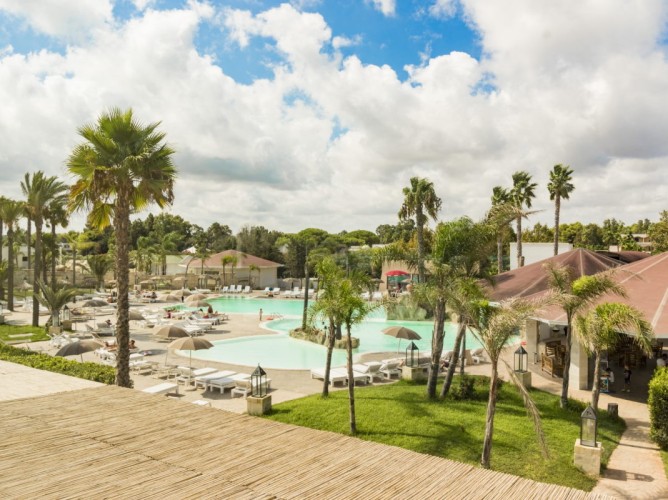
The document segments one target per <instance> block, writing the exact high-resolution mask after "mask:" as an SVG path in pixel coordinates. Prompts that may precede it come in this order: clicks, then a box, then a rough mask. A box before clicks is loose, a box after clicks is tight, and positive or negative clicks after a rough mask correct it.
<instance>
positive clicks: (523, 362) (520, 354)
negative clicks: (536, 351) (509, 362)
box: [514, 346, 529, 373]
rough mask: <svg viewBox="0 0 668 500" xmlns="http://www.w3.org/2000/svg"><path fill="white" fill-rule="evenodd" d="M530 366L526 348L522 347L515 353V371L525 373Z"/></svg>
mask: <svg viewBox="0 0 668 500" xmlns="http://www.w3.org/2000/svg"><path fill="white" fill-rule="evenodd" d="M528 366H529V354H528V353H527V352H526V351H525V350H524V347H522V346H520V347H519V348H518V349H517V350H516V351H515V356H514V369H515V371H516V372H519V373H524V372H526V371H527V367H528Z"/></svg>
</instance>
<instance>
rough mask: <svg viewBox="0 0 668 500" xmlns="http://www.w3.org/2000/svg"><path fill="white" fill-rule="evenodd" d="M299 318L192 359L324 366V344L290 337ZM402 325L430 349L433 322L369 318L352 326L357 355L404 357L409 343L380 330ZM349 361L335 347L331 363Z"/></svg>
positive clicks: (450, 334)
mask: <svg viewBox="0 0 668 500" xmlns="http://www.w3.org/2000/svg"><path fill="white" fill-rule="evenodd" d="M300 323H301V322H300V321H299V320H298V319H288V318H286V319H279V320H274V321H270V322H269V323H268V324H267V327H268V328H270V329H272V330H275V331H276V332H278V333H276V334H270V335H260V336H254V337H244V338H238V339H230V340H220V341H215V342H213V344H214V347H212V348H211V349H208V350H205V351H194V352H193V358H197V359H202V360H212V361H220V362H224V363H232V364H237V365H247V366H256V365H257V364H258V363H259V364H260V365H262V366H263V367H264V368H282V369H293V370H304V369H311V368H318V367H323V366H325V359H326V355H327V349H326V348H325V347H324V346H321V345H317V344H313V343H312V342H307V341H304V340H296V339H293V338H290V337H289V336H288V331H289V330H291V329H293V328H295V327H296V326H298V325H299V324H300ZM394 325H402V326H406V327H407V328H411V329H413V330H415V331H416V332H418V333H419V334H420V336H421V337H422V339H421V340H417V341H415V343H416V345H417V346H418V348H419V349H420V352H425V351H428V350H430V348H431V347H430V346H431V333H432V329H433V323H432V322H429V321H386V320H370V321H367V322H365V323H363V324H361V325H357V326H356V327H355V328H354V329H353V336H354V337H358V338H359V339H360V347H359V348H358V349H355V350H354V354H353V355H354V356H355V358H357V357H359V355H360V354H363V353H367V352H397V349H398V348H399V354H398V355H397V356H402V357H403V356H404V354H405V350H406V347H407V346H408V342H407V341H406V340H402V341H401V347H399V346H400V344H399V340H397V339H395V338H392V337H389V336H387V335H384V334H383V333H382V332H381V330H382V329H383V328H387V327H388V326H394ZM445 329H446V330H445V331H446V334H445V342H444V348H443V349H444V350H448V349H451V348H452V345H453V344H454V338H455V329H456V326H455V325H454V324H452V323H446V325H445ZM466 346H467V347H469V348H472V349H473V348H475V347H479V346H480V344H479V343H478V342H477V341H476V340H475V338H474V337H473V336H472V335H470V334H469V335H468V336H467V341H466ZM345 363H346V353H345V350H343V349H335V350H334V353H333V355H332V366H342V365H345Z"/></svg>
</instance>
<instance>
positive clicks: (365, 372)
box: [311, 360, 401, 385]
mask: <svg viewBox="0 0 668 500" xmlns="http://www.w3.org/2000/svg"><path fill="white" fill-rule="evenodd" d="M399 364H400V363H399V362H398V361H394V360H391V361H388V362H387V363H379V362H376V361H370V362H368V363H358V364H355V365H353V380H354V381H355V383H357V382H362V383H364V384H371V383H373V382H374V380H375V379H376V378H378V379H381V380H382V379H383V378H387V379H390V378H392V377H394V376H395V375H396V376H399V375H401V369H400V368H399ZM311 378H315V379H320V380H325V369H324V368H314V369H312V370H311ZM338 382H341V383H343V384H347V383H348V369H347V368H343V367H342V368H331V369H330V370H329V383H330V384H332V385H334V384H336V383H338Z"/></svg>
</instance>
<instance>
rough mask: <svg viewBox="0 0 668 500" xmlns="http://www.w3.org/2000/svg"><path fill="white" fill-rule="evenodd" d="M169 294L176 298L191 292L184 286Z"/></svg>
mask: <svg viewBox="0 0 668 500" xmlns="http://www.w3.org/2000/svg"><path fill="white" fill-rule="evenodd" d="M171 295H174V296H176V297H178V298H181V297H189V296H190V295H192V292H191V291H190V290H186V289H185V288H184V289H183V290H175V291H173V292H171Z"/></svg>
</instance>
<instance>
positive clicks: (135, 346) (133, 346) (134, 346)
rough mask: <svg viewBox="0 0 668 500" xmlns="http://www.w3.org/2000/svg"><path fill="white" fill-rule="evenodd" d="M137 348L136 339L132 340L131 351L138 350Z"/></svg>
mask: <svg viewBox="0 0 668 500" xmlns="http://www.w3.org/2000/svg"><path fill="white" fill-rule="evenodd" d="M136 348H137V344H136V343H135V341H134V339H131V340H130V349H136Z"/></svg>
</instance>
